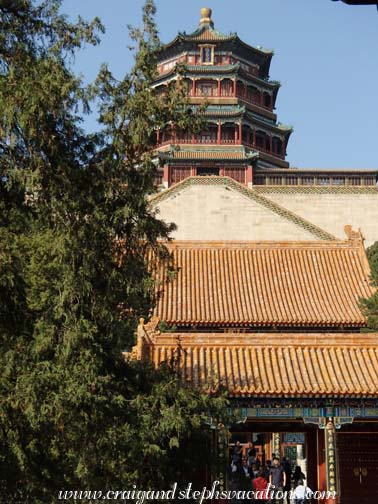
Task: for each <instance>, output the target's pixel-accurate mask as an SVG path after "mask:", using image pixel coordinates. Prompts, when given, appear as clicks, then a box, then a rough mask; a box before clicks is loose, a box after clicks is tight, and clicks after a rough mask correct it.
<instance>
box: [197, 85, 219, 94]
mask: <svg viewBox="0 0 378 504" xmlns="http://www.w3.org/2000/svg"><path fill="white" fill-rule="evenodd" d="M198 91H199V95H200V96H216V94H217V84H216V82H211V81H207V82H200V83H199V84H198Z"/></svg>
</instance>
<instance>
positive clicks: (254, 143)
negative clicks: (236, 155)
mask: <svg viewBox="0 0 378 504" xmlns="http://www.w3.org/2000/svg"><path fill="white" fill-rule="evenodd" d="M253 146H254V147H256V130H255V129H253Z"/></svg>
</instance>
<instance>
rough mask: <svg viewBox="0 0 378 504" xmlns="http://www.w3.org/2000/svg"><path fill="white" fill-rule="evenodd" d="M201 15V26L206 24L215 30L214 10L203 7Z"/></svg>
mask: <svg viewBox="0 0 378 504" xmlns="http://www.w3.org/2000/svg"><path fill="white" fill-rule="evenodd" d="M200 14H201V19H200V22H199V25H200V26H202V25H204V24H207V25H210V26H211V28H214V22H213V20H212V19H211V14H212V10H211V9H210V8H209V7H202V9H201V10H200Z"/></svg>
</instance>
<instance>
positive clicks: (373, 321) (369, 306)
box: [361, 242, 378, 331]
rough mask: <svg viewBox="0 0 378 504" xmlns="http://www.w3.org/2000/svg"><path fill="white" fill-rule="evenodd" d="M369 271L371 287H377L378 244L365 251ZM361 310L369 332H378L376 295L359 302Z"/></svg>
mask: <svg viewBox="0 0 378 504" xmlns="http://www.w3.org/2000/svg"><path fill="white" fill-rule="evenodd" d="M366 253H367V257H368V259H369V264H370V269H371V276H370V279H371V285H372V286H373V287H375V288H377V287H378V242H375V243H374V244H373V245H371V246H370V247H369V248H368V249H367V251H366ZM361 307H362V310H363V312H364V314H365V316H366V317H367V326H368V330H369V331H378V293H377V292H374V293H373V294H372V296H370V298H368V299H362V300H361Z"/></svg>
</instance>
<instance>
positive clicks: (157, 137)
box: [156, 128, 160, 145]
mask: <svg viewBox="0 0 378 504" xmlns="http://www.w3.org/2000/svg"><path fill="white" fill-rule="evenodd" d="M156 143H157V144H158V145H159V143H160V128H158V129H157V131H156Z"/></svg>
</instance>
